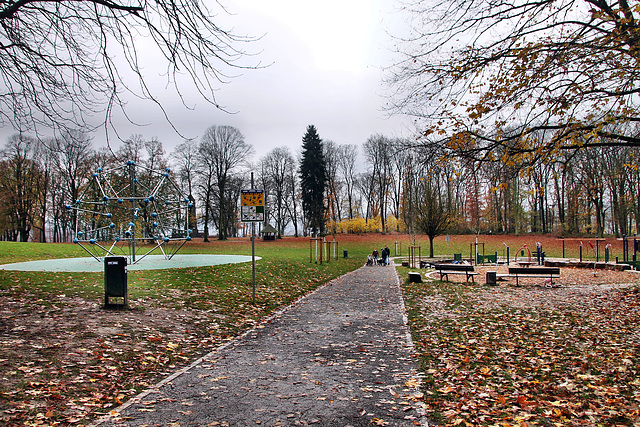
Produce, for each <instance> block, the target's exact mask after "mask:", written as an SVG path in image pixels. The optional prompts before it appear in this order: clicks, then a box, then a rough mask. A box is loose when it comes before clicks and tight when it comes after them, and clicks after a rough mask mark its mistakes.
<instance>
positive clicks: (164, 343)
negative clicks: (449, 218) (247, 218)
mask: <svg viewBox="0 0 640 427" xmlns="http://www.w3.org/2000/svg"><path fill="white" fill-rule="evenodd" d="M530 239H531V240H532V241H531V242H528V241H526V240H523V238H522V237H520V238H517V239H515V240H514V241H509V240H505V238H504V237H497V236H492V237H491V238H484V239H482V240H483V241H485V242H487V243H486V244H485V245H486V247H487V253H493V252H494V251H498V252H499V253H500V254H501V251H502V248H503V247H504V246H505V245H507V244H508V245H510V246H511V247H512V251H513V250H517V249H518V248H516V246H517V247H520V246H521V244H522V243H527V244H528V245H529V246H531V247H535V241H536V240H537V241H542V244H543V245H544V247H545V249H546V252H547V254H548V256H559V254H558V252H560V254H561V247H560V246H558V245H559V243H558V241H557V240H556V239H552V238H542V237H539V236H538V237H534V236H532V237H530ZM337 240H338V241H339V242H340V243H339V244H340V246H339V254H340V257H339V259H338V260H332V261H331V262H330V263H323V264H322V265H318V264H316V263H310V262H309V256H310V245H309V240H308V239H284V240H283V241H278V242H273V243H271V242H270V243H266V242H265V243H263V242H260V243H259V244H258V255H259V256H262V257H263V259H262V260H261V261H260V262H258V265H257V284H258V286H257V294H256V304H253V303H252V287H251V266H250V265H249V264H244V265H235V266H234V265H230V266H216V267H203V268H194V269H177V270H158V271H144V272H143V271H140V272H133V271H131V272H130V273H129V297H130V300H131V309H130V310H127V311H108V310H104V309H102V308H101V304H102V295H103V291H104V288H103V286H104V285H103V277H102V274H71V273H65V274H62V273H55V274H54V273H35V272H34V273H19V272H9V271H3V272H2V274H0V374H1V378H2V383H1V384H0V410H1V411H2V413H1V417H2V418H1V420H2V421H1V423H2V424H6V425H86V424H88V423H90V422H91V421H94V420H95V419H96V418H97V417H98V416H99V415H100V414H104V413H108V412H109V411H110V410H112V409H114V408H115V407H116V406H117V405H119V404H120V403H122V402H124V401H126V400H127V399H129V398H130V397H132V396H133V395H135V394H136V393H138V392H139V391H140V390H142V389H144V388H145V387H147V386H148V385H151V384H153V383H155V382H157V381H158V380H160V379H162V378H163V377H166V376H167V375H168V374H169V373H172V372H175V371H176V370H177V369H179V368H180V367H182V366H185V365H186V364H188V363H189V362H190V361H193V360H195V359H196V358H197V357H199V356H200V355H202V354H205V353H206V352H208V351H211V350H212V349H214V348H215V347H216V346H218V345H220V344H221V343H223V342H224V341H225V340H227V339H229V338H230V337H232V336H234V335H237V334H238V333H240V332H241V331H243V330H246V329H247V328H249V327H251V326H252V325H254V324H256V322H258V321H259V320H260V319H261V318H263V317H264V316H266V315H268V314H269V313H271V312H273V310H275V309H277V308H279V307H282V306H283V305H286V304H288V303H290V302H292V301H293V300H294V299H295V298H297V297H298V296H300V295H302V294H304V293H306V292H308V291H310V290H311V289H314V288H315V287H317V286H318V285H320V284H321V283H324V282H326V281H327V280H329V279H330V278H333V277H336V276H338V275H341V274H343V273H345V272H347V271H350V270H353V269H355V268H357V267H359V266H361V265H362V263H363V260H364V258H365V255H366V253H368V252H369V251H370V250H371V249H372V248H373V247H377V248H378V249H380V248H381V247H383V246H384V245H388V246H389V247H390V248H391V253H392V255H394V249H395V246H394V245H395V242H396V241H399V243H401V245H399V247H401V248H402V250H404V251H405V252H406V246H407V245H408V238H407V237H406V236H389V235H387V236H381V235H375V236H367V237H355V236H338V238H337ZM472 240H473V237H470V236H453V237H452V238H451V240H450V241H449V242H446V243H445V240H444V238H441V239H438V241H437V242H436V254H438V253H442V254H443V253H453V252H468V251H469V242H470V241H472ZM503 241H506V243H505V244H504V245H503ZM418 243H419V244H421V246H422V247H423V248H426V247H428V244H427V242H426V241H424V242H422V243H420V242H418ZM586 244H587V242H586V241H585V245H586ZM612 244H614V247H613V249H614V251H615V250H616V247H617V246H615V245H616V242H612ZM2 245H6V246H1V247H2V251H0V261H1V262H2V263H7V262H12V261H15V260H25V259H29V258H32V259H36V258H44V257H63V256H78V255H77V254H75V252H73V248H74V247H73V246H71V245H49V246H48V247H49V248H52V249H51V250H48V251H46V252H47V253H44V252H43V249H42V248H43V245H38V244H27V245H24V246H23V245H20V246H18V245H15V244H5V243H2ZM618 246H620V247H621V245H618ZM514 248H515V249H514ZM569 249H570V248H567V250H569ZM343 250H348V253H349V257H348V258H347V259H344V258H343V257H342V251H343ZM572 250H573V249H572ZM187 251H188V252H207V253H242V254H247V253H250V244H249V243H248V241H247V240H231V241H229V242H226V243H218V242H212V243H210V244H202V243H200V244H195V243H194V244H193V245H192V246H191V247H190V248H188V249H187ZM48 252H52V253H48ZM423 252H424V251H423ZM65 253H66V254H67V255H64V254H65ZM70 254H75V255H70ZM616 255H620V257H621V254H616V253H614V254H613V256H616ZM573 270H574V269H564V268H563V269H562V273H561V279H560V281H559V283H560V284H561V285H562V286H560V287H558V288H546V287H544V286H540V283H538V282H536V281H535V280H533V279H531V281H530V282H529V283H527V284H525V285H524V286H521V287H514V286H511V285H513V284H512V283H510V282H505V283H502V284H501V285H499V286H497V287H490V286H486V285H484V284H483V280H479V282H480V284H477V285H473V284H470V285H467V284H465V283H463V282H460V277H461V276H458V277H455V278H453V279H454V280H455V281H456V282H455V283H441V282H437V281H435V282H429V283H426V284H405V285H404V296H405V303H406V305H407V310H408V312H409V318H410V320H409V321H410V326H411V328H412V334H413V337H414V341H415V344H416V350H417V353H418V354H417V356H416V357H417V360H419V361H420V363H421V366H422V368H423V370H424V375H425V376H424V390H423V391H424V400H425V406H426V408H427V411H428V414H429V416H430V418H431V419H432V420H433V421H436V422H437V423H439V424H441V425H514V426H516V425H518V426H520V425H640V424H638V419H640V415H639V412H638V401H639V400H640V399H639V398H640V381H639V380H638V377H640V375H638V372H637V371H638V368H637V366H638V363H639V360H638V356H639V351H640V335H639V334H638V332H637V324H638V322H639V321H640V309H639V308H638V298H639V294H638V289H637V287H636V286H634V285H630V286H621V285H620V284H630V283H636V282H638V280H640V276H638V275H636V273H629V272H606V271H601V272H598V273H597V274H595V275H594V273H593V271H586V272H585V271H584V270H581V271H573ZM406 271H407V270H406V269H403V268H400V269H399V273H400V275H401V278H402V280H404V278H405V277H406ZM481 276H482V274H481V275H479V276H478V278H480V277H481Z"/></svg>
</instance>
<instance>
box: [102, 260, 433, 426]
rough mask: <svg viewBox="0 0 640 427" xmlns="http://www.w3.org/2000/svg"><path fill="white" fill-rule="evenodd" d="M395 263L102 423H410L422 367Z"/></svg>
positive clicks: (270, 323)
mask: <svg viewBox="0 0 640 427" xmlns="http://www.w3.org/2000/svg"><path fill="white" fill-rule="evenodd" d="M412 354H413V345H412V343H411V339H410V335H409V331H408V327H407V326H406V317H405V314H404V305H403V302H402V297H401V290H400V286H399V283H398V277H397V274H396V271H395V268H393V267H363V268H360V269H359V270H356V271H354V272H352V273H349V274H347V275H345V276H342V277H340V278H338V279H336V280H333V281H331V282H329V283H328V284H327V285H325V286H323V287H321V288H320V289H318V290H317V291H316V292H314V293H312V294H310V295H308V296H307V297H304V298H302V299H300V300H298V301H297V302H296V303H295V304H293V305H292V306H290V307H287V308H286V309H285V310H283V311H282V312H280V313H278V314H276V315H275V316H273V317H272V318H270V319H268V320H267V321H265V322H263V323H262V324H260V325H259V326H258V327H257V328H255V329H253V330H252V331H250V332H248V333H247V334H245V335H244V336H242V337H240V338H238V339H236V340H234V341H232V342H231V343H230V344H227V345H226V346H224V347H222V348H220V349H218V350H216V351H214V352H213V353H211V354H209V355H207V356H205V357H204V358H203V359H201V360H199V361H197V362H196V363H194V364H193V365H191V366H190V367H189V368H187V369H185V370H183V371H181V372H179V373H177V374H175V375H173V376H171V377H170V378H168V379H167V380H165V381H163V382H162V383H160V384H159V385H157V386H156V387H154V388H153V389H151V390H148V391H146V392H144V393H142V394H141V395H139V396H138V397H136V398H134V399H132V401H130V402H127V403H126V404H125V405H123V406H122V407H121V408H119V409H118V410H117V411H115V412H114V413H112V415H110V416H108V417H106V418H104V419H102V420H100V421H99V422H98V424H99V425H100V426H101V427H102V426H116V425H117V426H121V425H122V426H142V425H148V426H156V425H162V426H165V425H167V426H255V425H263V426H290V425H291V426H293V425H318V426H341V427H344V426H354V427H355V426H370V425H388V426H412V425H423V426H426V425H428V423H427V420H426V418H425V417H424V416H423V415H422V414H421V411H420V396H421V393H420V389H419V375H418V373H417V372H418V370H417V366H416V363H415V359H414V358H413V357H412Z"/></svg>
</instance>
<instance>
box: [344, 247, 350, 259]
mask: <svg viewBox="0 0 640 427" xmlns="http://www.w3.org/2000/svg"><path fill="white" fill-rule="evenodd" d="M348 255H349V252H348V251H347V250H346V249H345V250H344V251H342V256H343V257H344V258H348Z"/></svg>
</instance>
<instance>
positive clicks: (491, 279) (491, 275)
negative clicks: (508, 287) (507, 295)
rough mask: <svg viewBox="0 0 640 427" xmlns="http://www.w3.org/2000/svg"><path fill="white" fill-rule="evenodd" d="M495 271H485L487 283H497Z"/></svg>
mask: <svg viewBox="0 0 640 427" xmlns="http://www.w3.org/2000/svg"><path fill="white" fill-rule="evenodd" d="M497 284H498V282H497V279H496V272H495V271H487V285H497Z"/></svg>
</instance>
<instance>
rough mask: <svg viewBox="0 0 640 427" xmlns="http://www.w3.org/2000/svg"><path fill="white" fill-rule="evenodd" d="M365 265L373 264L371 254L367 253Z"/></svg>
mask: <svg viewBox="0 0 640 427" xmlns="http://www.w3.org/2000/svg"><path fill="white" fill-rule="evenodd" d="M366 265H367V266H369V267H371V266H372V265H373V257H372V256H371V255H369V256H368V257H367V264H366Z"/></svg>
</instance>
